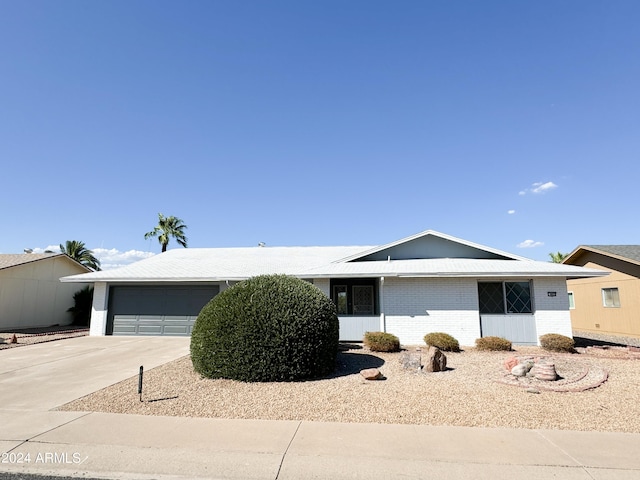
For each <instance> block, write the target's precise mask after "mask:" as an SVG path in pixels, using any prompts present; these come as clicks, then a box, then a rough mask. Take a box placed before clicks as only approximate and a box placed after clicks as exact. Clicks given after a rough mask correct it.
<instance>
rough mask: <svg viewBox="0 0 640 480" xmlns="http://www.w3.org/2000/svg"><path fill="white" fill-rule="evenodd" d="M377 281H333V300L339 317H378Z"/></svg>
mask: <svg viewBox="0 0 640 480" xmlns="http://www.w3.org/2000/svg"><path fill="white" fill-rule="evenodd" d="M376 285H377V283H376V280H375V279H373V278H345V279H340V280H335V281H334V280H332V281H331V299H332V300H333V303H335V304H336V310H337V312H338V315H376V314H377V313H378V312H377V311H378V305H377V295H376Z"/></svg>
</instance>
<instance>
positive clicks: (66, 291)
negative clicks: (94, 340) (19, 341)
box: [0, 253, 92, 331]
mask: <svg viewBox="0 0 640 480" xmlns="http://www.w3.org/2000/svg"><path fill="white" fill-rule="evenodd" d="M91 271H92V270H91V269H89V268H87V267H85V266H84V265H81V264H80V263H78V262H76V261H75V260H73V259H72V258H71V257H69V256H67V255H65V254H63V253H23V254H0V331H7V330H14V329H23V328H34V327H48V326H51V325H68V324H70V323H71V322H72V320H73V318H72V316H71V314H70V313H69V312H67V309H68V308H69V307H72V306H73V305H74V302H73V294H74V293H75V292H77V291H78V290H79V289H80V288H79V286H78V285H73V284H68V283H62V282H60V277H65V276H68V275H76V274H80V273H87V272H91Z"/></svg>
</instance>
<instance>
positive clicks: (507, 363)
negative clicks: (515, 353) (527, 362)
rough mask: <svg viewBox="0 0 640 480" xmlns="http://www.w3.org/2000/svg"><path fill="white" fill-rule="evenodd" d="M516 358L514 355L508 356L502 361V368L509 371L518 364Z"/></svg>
mask: <svg viewBox="0 0 640 480" xmlns="http://www.w3.org/2000/svg"><path fill="white" fill-rule="evenodd" d="M518 363H519V362H518V359H517V358H516V357H509V358H507V359H506V360H505V361H504V368H506V369H507V370H508V371H509V372H510V371H511V369H512V368H513V367H515V366H516V365H518Z"/></svg>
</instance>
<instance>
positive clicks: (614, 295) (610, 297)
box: [602, 288, 620, 307]
mask: <svg viewBox="0 0 640 480" xmlns="http://www.w3.org/2000/svg"><path fill="white" fill-rule="evenodd" d="M602 305H603V306H605V307H619V306H620V293H619V292H618V289H617V288H603V289H602Z"/></svg>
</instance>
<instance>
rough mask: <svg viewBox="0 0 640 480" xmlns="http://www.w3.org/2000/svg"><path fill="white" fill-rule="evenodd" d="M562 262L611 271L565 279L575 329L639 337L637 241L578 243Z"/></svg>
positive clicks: (639, 262) (639, 257) (639, 258)
mask: <svg viewBox="0 0 640 480" xmlns="http://www.w3.org/2000/svg"><path fill="white" fill-rule="evenodd" d="M562 263H563V264H565V265H578V266H584V267H588V268H592V269H597V270H604V271H608V272H611V274H610V275H607V276H606V277H595V278H578V279H570V280H568V281H567V288H568V290H569V299H570V303H571V323H572V324H573V329H574V330H577V331H583V332H590V333H594V334H599V335H616V336H625V337H635V338H640V245H581V246H579V247H578V248H576V249H575V250H574V251H573V252H571V253H570V254H569V255H568V256H567V257H566V258H565V259H564V260H563V262H562Z"/></svg>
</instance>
